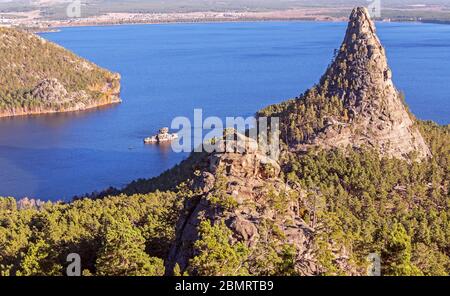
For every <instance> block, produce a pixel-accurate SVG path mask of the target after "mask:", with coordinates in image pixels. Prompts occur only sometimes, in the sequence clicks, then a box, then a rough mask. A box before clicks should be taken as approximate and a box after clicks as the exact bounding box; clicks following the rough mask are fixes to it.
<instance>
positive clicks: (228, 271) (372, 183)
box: [0, 8, 450, 276]
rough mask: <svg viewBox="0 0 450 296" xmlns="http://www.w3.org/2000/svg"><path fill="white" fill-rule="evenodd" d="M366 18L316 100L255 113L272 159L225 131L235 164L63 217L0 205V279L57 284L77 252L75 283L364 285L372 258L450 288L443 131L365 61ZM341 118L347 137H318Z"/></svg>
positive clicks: (369, 37) (133, 189)
mask: <svg viewBox="0 0 450 296" xmlns="http://www.w3.org/2000/svg"><path fill="white" fill-rule="evenodd" d="M366 13H367V12H366V11H365V10H364V9H360V8H359V9H355V10H354V11H353V13H352V15H351V17H350V21H349V28H348V30H347V35H348V32H355V30H356V31H357V32H358V31H361V32H365V33H364V34H356V33H355V35H356V37H355V38H351V39H348V38H347V37H346V38H345V40H344V44H346V47H348V48H354V46H355V45H363V51H361V53H358V54H356V53H353V54H355V60H353V62H350V61H349V59H350V57H349V53H348V51H346V50H345V51H341V54H338V55H337V57H336V59H335V62H333V63H332V64H331V65H330V67H329V69H328V70H327V71H326V74H325V75H324V76H323V77H324V78H323V79H322V80H321V82H320V83H319V84H318V86H316V88H315V91H314V92H313V91H308V92H307V93H309V95H304V96H301V97H299V98H297V99H295V100H290V101H287V102H284V103H281V104H279V105H275V106H271V107H270V108H267V109H265V110H263V111H261V112H260V113H259V114H268V113H269V112H272V113H273V114H277V115H279V116H281V118H282V119H283V120H282V121H281V128H282V140H283V141H284V142H283V143H282V147H281V148H282V152H281V157H280V159H278V160H277V161H275V160H273V159H271V158H269V157H268V156H267V155H266V153H265V152H264V151H263V149H260V148H261V147H258V145H257V143H256V141H255V140H254V139H250V138H247V137H246V136H245V135H242V134H239V133H237V132H236V131H231V130H226V132H225V133H224V137H223V138H222V139H217V143H218V145H219V146H225V145H228V144H229V145H230V146H231V147H234V148H236V147H237V146H236V145H242V146H239V147H240V148H242V149H240V150H239V152H238V150H237V149H236V150H235V151H229V150H228V151H226V152H214V153H206V152H204V153H192V154H191V156H190V157H189V158H188V159H186V160H185V161H183V162H182V163H180V164H179V165H177V166H176V167H174V168H173V169H171V170H169V171H167V172H165V173H164V174H162V175H161V176H159V177H157V178H153V179H150V180H144V179H142V180H137V181H135V182H133V183H131V184H129V185H128V186H127V187H126V188H124V189H122V190H117V189H110V190H108V191H106V192H104V193H103V194H101V195H97V196H94V197H93V198H80V199H78V200H75V201H73V202H71V203H68V204H59V203H36V202H35V201H30V200H21V201H16V200H14V199H13V198H0V274H2V275H61V274H64V267H65V266H66V265H67V262H66V256H67V254H69V253H72V252H76V253H78V254H80V256H81V258H82V269H83V274H84V275H150V276H151V275H162V274H166V275H182V274H184V275H269V276H270V275H291V276H297V275H366V274H367V272H368V271H367V268H368V267H369V261H368V256H369V254H371V253H375V254H378V256H380V259H381V274H382V275H396V276H398V275H449V274H450V248H449V246H450V203H449V201H450V181H449V180H450V126H439V125H437V124H435V123H433V122H423V121H419V120H416V119H415V118H414V117H413V116H412V115H411V114H410V113H409V112H408V111H407V108H406V106H404V105H403V103H402V101H401V100H400V99H401V98H400V96H399V94H398V92H397V91H395V88H394V87H393V85H392V84H391V82H390V76H389V75H387V76H386V75H385V73H387V72H386V70H387V63H386V64H385V63H384V62H383V61H385V59H384V58H385V57H384V50H382V48H381V44H378V43H375V45H376V47H375V48H372V51H373V52H376V53H377V55H376V56H373V55H370V54H369V51H365V50H364V45H367V46H369V45H370V46H373V45H374V43H372V42H375V41H377V40H378V39H376V38H375V37H376V35H375V33H374V30H372V29H374V27H373V24H372V23H370V20H369V19H368V18H366V17H365V16H366V15H367V14H366ZM368 28H369V29H370V30H369V31H366V29H368ZM350 36H353V33H352V34H351V35H350ZM372 58H374V59H375V60H376V61H377V63H376V65H375V67H371V68H367V67H368V65H371V64H372V62H373V61H374V60H372ZM342 61H348V62H350V63H349V67H348V69H349V70H348V72H346V71H345V72H344V71H342V72H339V71H338V69H339V68H337V65H339V64H340V62H342ZM369 69H370V70H369ZM359 71H361V72H359ZM344 73H348V75H349V76H347V75H344ZM341 76H343V77H353V78H355V77H359V78H360V79H362V81H364V83H363V84H358V79H356V80H355V79H352V81H351V82H349V84H348V87H347V86H346V84H345V83H343V84H339V83H338V82H339V81H343V80H341V79H340V77H341ZM366 79H367V80H366ZM325 81H328V83H325ZM353 83H356V84H353ZM372 83H374V85H373V84H372ZM326 84H328V86H329V87H326V88H325V85H326ZM350 86H351V87H350ZM366 86H370V87H369V88H367V89H366V88H365V87H366ZM358 87H360V88H358ZM380 91H381V92H382V94H380ZM313 94H314V95H313ZM335 94H341V95H340V96H338V97H336V95H335ZM342 94H343V95H342ZM302 106H305V107H302ZM363 106H369V107H368V109H366V108H364V107H363ZM350 108H353V110H354V111H355V112H354V113H353V116H351V117H350V116H349V115H348V114H347V117H349V118H348V119H347V121H346V122H345V124H346V126H344V127H343V129H344V128H347V131H346V132H345V133H340V131H341V129H340V128H338V129H337V131H336V132H331V133H328V132H324V128H323V126H321V124H323V123H324V122H326V120H325V119H328V121H329V122H330V123H329V124H328V125H329V126H331V127H332V129H333V130H334V128H335V127H334V122H337V121H343V120H345V119H346V111H345V110H350ZM305 112H306V114H307V117H306V118H303V116H304V115H305ZM379 112H381V113H379ZM382 115H383V116H385V117H383V116H382ZM371 116H373V117H371ZM380 117H381V118H380ZM350 118H351V119H350ZM371 118H373V119H372V120H371ZM375 122H376V123H375ZM308 125H310V128H307V129H305V130H304V131H305V132H304V135H305V136H302V137H299V136H298V135H297V134H296V133H295V131H297V130H302V128H303V127H306V126H308ZM339 126H341V125H339ZM374 126H375V127H377V128H376V129H374ZM283 130H284V132H283ZM229 133H233V134H232V135H233V137H231V139H232V138H235V139H241V142H237V143H236V142H234V141H232V142H231V143H229V142H227V141H229V140H230V137H226V136H227V135H229ZM363 133H366V134H367V135H368V136H370V138H367V139H366V138H363V137H362V134H363ZM343 136H345V139H346V142H345V145H341V144H340V143H338V141H337V140H336V139H341V137H343ZM395 137H396V138H395ZM317 138H320V141H312V139H317ZM389 139H395V141H389ZM335 142H336V144H334V143H335ZM412 142H414V143H416V144H415V145H410V146H408V145H406V144H405V143H412ZM347 144H348V145H347Z"/></svg>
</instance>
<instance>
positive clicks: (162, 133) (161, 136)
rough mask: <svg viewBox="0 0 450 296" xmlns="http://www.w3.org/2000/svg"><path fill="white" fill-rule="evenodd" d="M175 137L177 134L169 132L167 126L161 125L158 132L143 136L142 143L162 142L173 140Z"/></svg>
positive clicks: (176, 137)
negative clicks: (146, 136)
mask: <svg viewBox="0 0 450 296" xmlns="http://www.w3.org/2000/svg"><path fill="white" fill-rule="evenodd" d="M175 139H178V134H176V133H169V128H168V127H163V128H162V129H160V130H159V132H158V134H156V135H154V136H151V137H148V138H145V139H144V143H145V144H155V143H164V142H170V141H173V140H175Z"/></svg>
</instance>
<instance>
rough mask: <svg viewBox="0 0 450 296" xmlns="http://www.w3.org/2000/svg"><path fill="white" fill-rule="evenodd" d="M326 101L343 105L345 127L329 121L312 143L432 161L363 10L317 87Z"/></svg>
mask: <svg viewBox="0 0 450 296" xmlns="http://www.w3.org/2000/svg"><path fill="white" fill-rule="evenodd" d="M318 89H319V92H322V93H323V94H324V96H325V97H327V98H333V97H337V98H338V99H340V100H342V101H343V106H344V108H345V109H346V114H347V115H348V116H346V117H348V120H347V122H342V123H341V122H336V121H334V122H333V121H331V122H332V123H331V124H330V126H328V127H327V128H325V129H324V131H323V133H320V134H319V135H317V137H316V138H315V139H314V140H313V143H321V144H324V145H325V146H332V147H335V146H342V145H346V146H347V145H352V146H356V147H359V146H363V145H365V146H369V147H373V148H377V149H379V150H380V152H381V154H383V155H387V156H393V157H398V158H404V157H405V156H406V155H408V154H409V153H411V152H416V154H417V155H418V157H419V158H424V157H427V156H429V155H430V151H429V149H428V147H427V145H426V144H425V141H424V139H423V138H422V135H421V134H420V133H419V131H418V130H417V128H416V127H415V126H414V122H413V120H414V119H413V118H411V116H410V114H409V112H408V111H407V108H406V106H405V105H404V102H403V98H402V96H401V94H400V93H399V92H398V90H397V89H396V88H395V86H394V84H393V82H392V72H391V70H390V68H389V66H388V62H387V58H386V53H385V49H384V48H383V46H382V45H381V42H380V39H379V38H378V37H377V35H376V29H375V25H374V23H373V21H372V20H371V19H370V16H369V12H368V11H367V9H366V8H361V7H358V8H355V9H354V10H353V11H352V13H351V15H350V21H349V24H348V28H347V32H346V34H345V38H344V41H343V43H342V46H341V48H340V50H339V52H338V53H337V56H336V58H335V60H334V61H333V63H332V64H331V66H330V67H329V68H328V69H327V71H326V73H325V75H324V76H323V77H322V79H321V82H320V84H319V86H318Z"/></svg>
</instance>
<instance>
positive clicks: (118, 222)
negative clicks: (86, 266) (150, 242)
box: [96, 216, 164, 276]
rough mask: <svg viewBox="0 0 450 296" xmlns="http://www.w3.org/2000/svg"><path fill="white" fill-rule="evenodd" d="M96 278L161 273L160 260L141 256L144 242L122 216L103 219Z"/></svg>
mask: <svg viewBox="0 0 450 296" xmlns="http://www.w3.org/2000/svg"><path fill="white" fill-rule="evenodd" d="M107 220H108V221H107V223H106V224H107V225H106V227H105V230H104V233H103V246H102V248H101V249H100V252H99V254H98V258H97V262H96V269H97V275H109V276H125V275H127V276H155V275H163V274H164V265H163V261H162V260H161V259H159V258H155V257H150V256H149V255H148V254H146V253H145V239H144V238H143V236H142V234H141V232H140V230H139V229H138V228H136V227H134V226H133V224H132V223H131V222H130V221H129V219H128V218H127V217H125V216H119V217H116V218H115V219H114V218H108V219H107Z"/></svg>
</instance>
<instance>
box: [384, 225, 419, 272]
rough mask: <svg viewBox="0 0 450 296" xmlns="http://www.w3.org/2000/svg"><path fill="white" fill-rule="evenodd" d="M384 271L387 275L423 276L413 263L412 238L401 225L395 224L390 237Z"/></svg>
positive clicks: (387, 243) (386, 246)
mask: <svg viewBox="0 0 450 296" xmlns="http://www.w3.org/2000/svg"><path fill="white" fill-rule="evenodd" d="M382 269H383V270H382V271H383V274H385V275H395V276H399V275H421V271H420V270H419V269H418V268H417V267H416V266H414V265H413V264H412V263H411V238H410V237H409V235H408V233H407V232H406V230H405V228H404V227H403V225H402V224H400V223H395V224H394V225H393V227H392V229H391V232H390V233H389V235H388V238H387V241H386V244H385V247H384V250H383V255H382Z"/></svg>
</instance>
